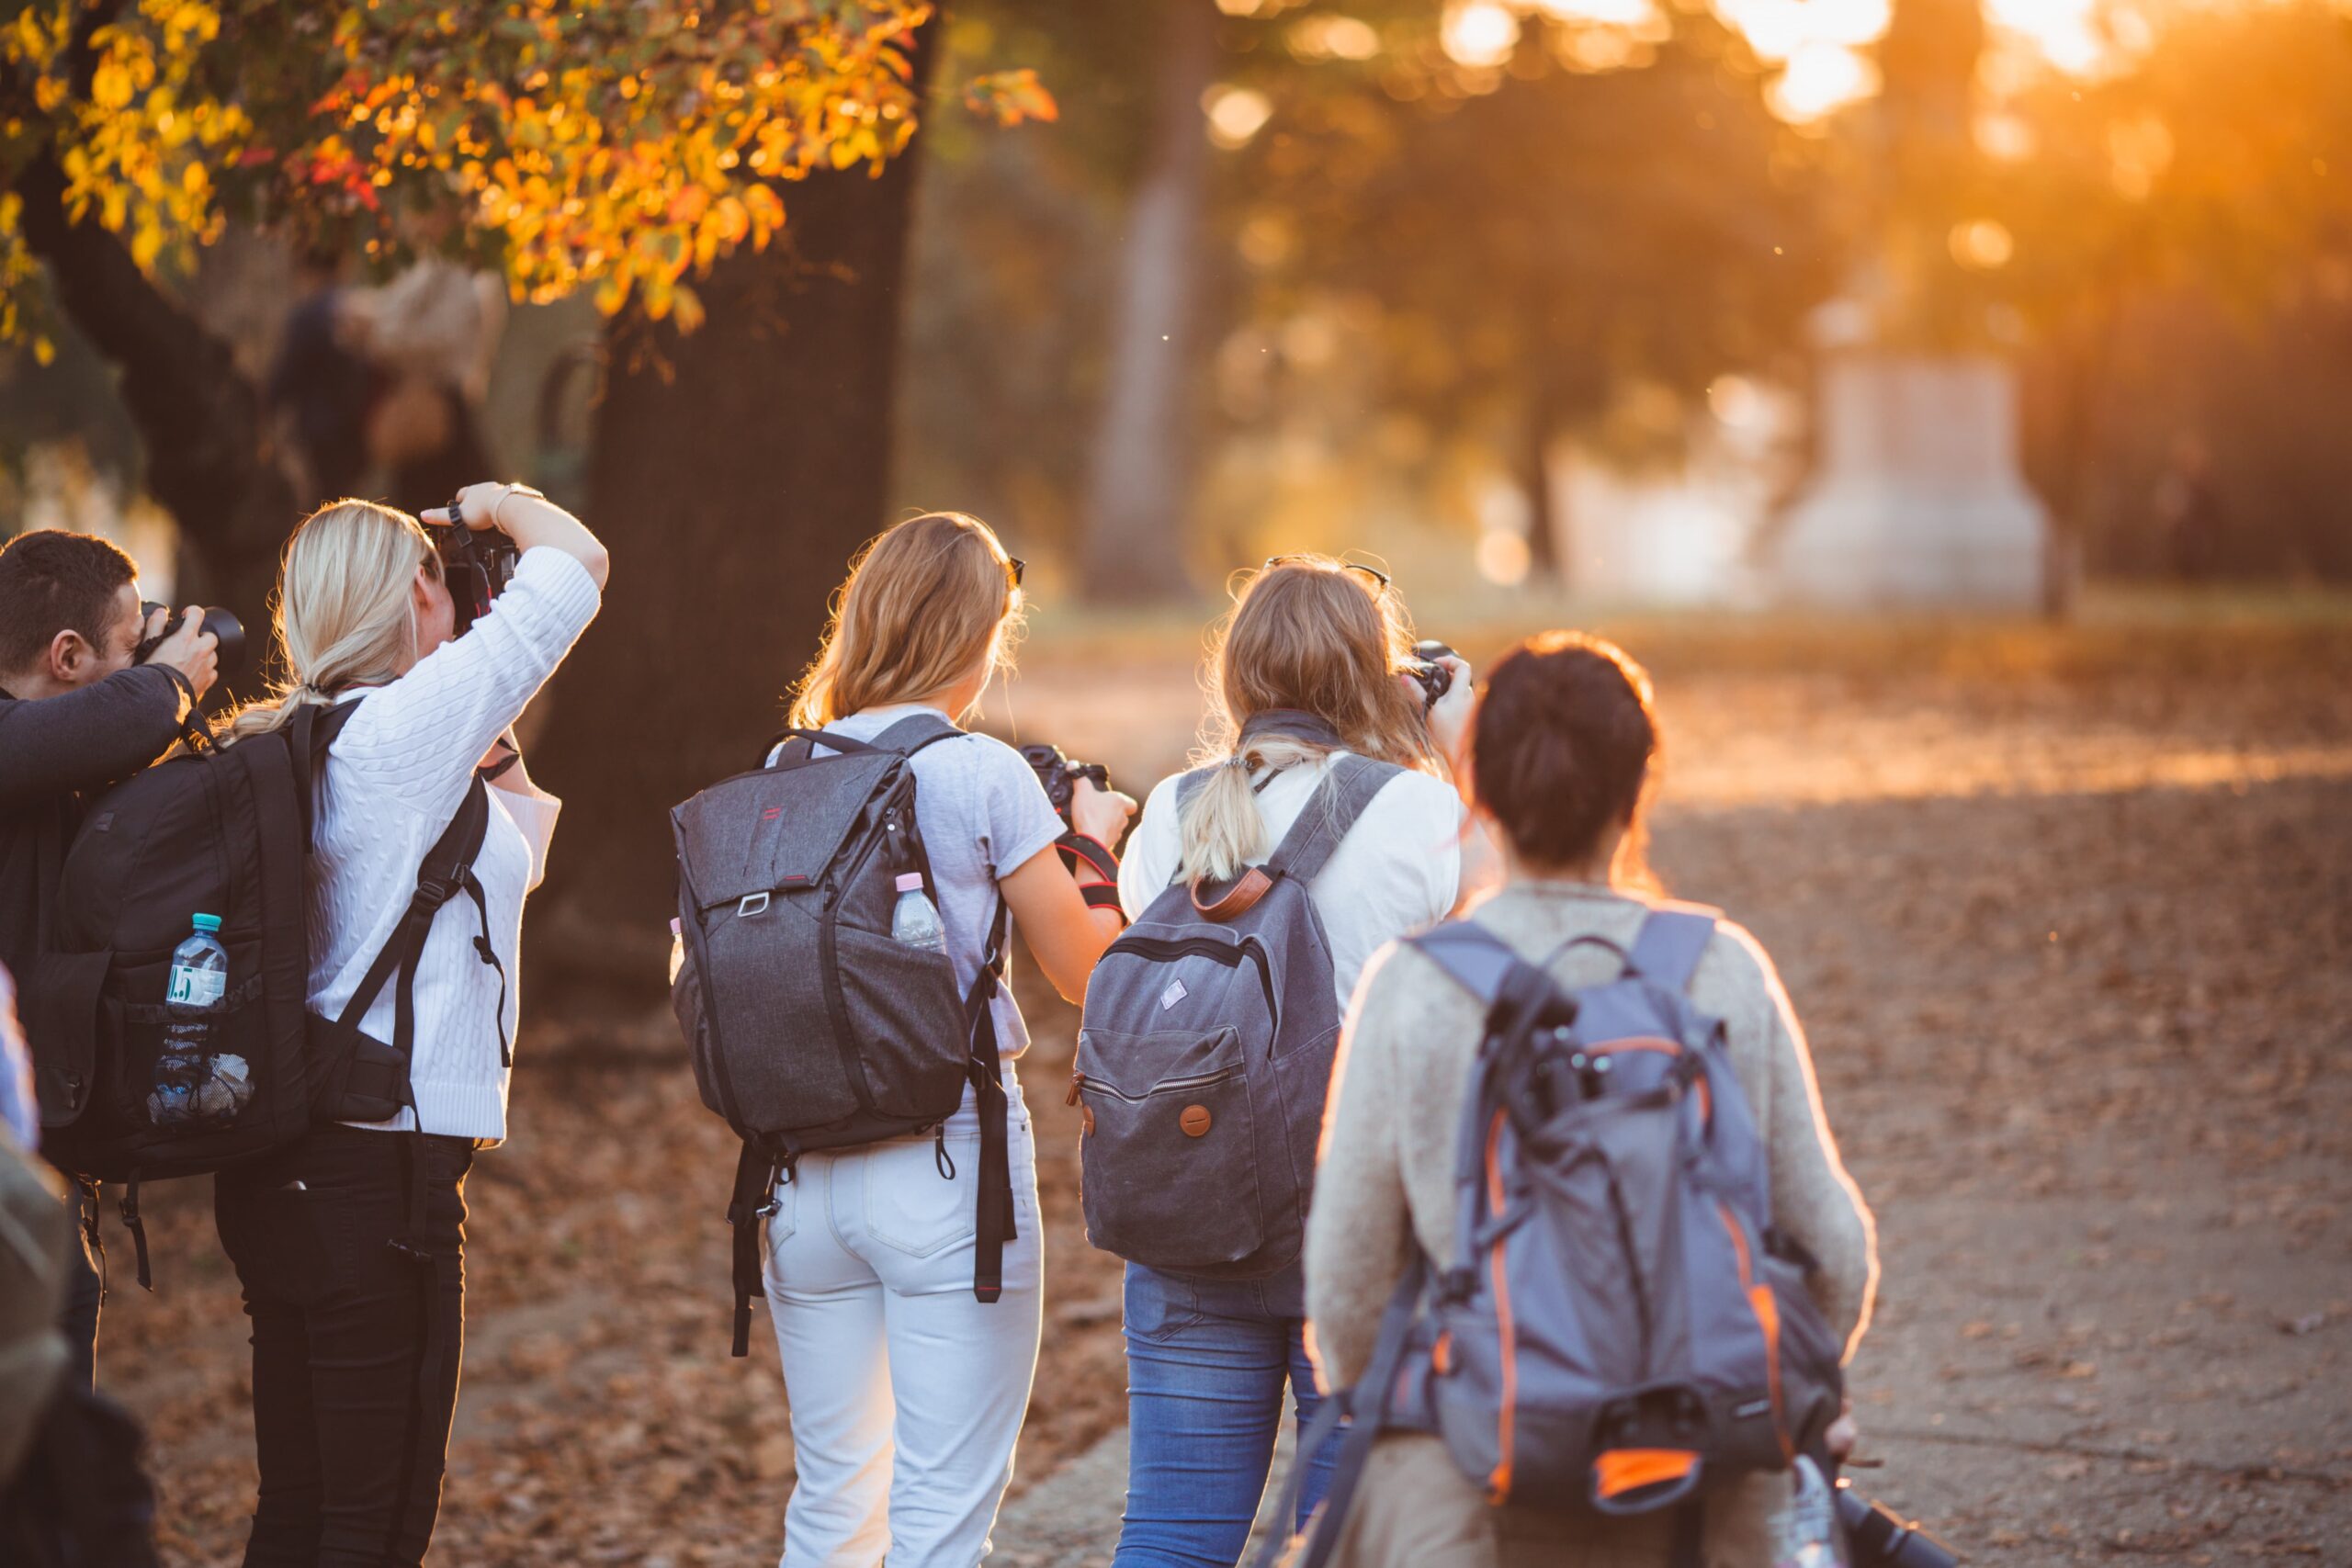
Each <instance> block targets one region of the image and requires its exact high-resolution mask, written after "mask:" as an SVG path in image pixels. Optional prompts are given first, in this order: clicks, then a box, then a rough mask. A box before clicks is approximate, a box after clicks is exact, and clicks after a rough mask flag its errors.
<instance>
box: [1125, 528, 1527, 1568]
mask: <svg viewBox="0 0 2352 1568" xmlns="http://www.w3.org/2000/svg"><path fill="white" fill-rule="evenodd" d="M1214 636H1215V642H1214V650H1213V652H1212V654H1211V657H1210V671H1209V679H1208V681H1207V682H1206V684H1207V687H1208V692H1209V702H1210V705H1211V706H1210V714H1209V726H1208V729H1209V734H1210V735H1211V736H1212V737H1214V738H1215V750H1216V755H1215V756H1214V757H1213V758H1212V760H1211V761H1210V762H1209V764H1208V766H1209V768H1210V770H1211V772H1210V774H1209V778H1208V781H1207V782H1206V783H1205V784H1204V785H1203V786H1202V787H1200V788H1199V789H1198V790H1197V791H1195V792H1194V793H1193V795H1192V796H1191V797H1190V798H1189V799H1186V800H1185V801H1184V803H1183V804H1182V807H1179V805H1178V800H1179V786H1180V784H1181V783H1182V779H1183V777H1184V775H1183V774H1181V773H1180V774H1176V775H1173V776H1171V777H1170V778H1167V779H1165V780H1162V781H1161V782H1160V784H1159V786H1158V787H1157V788H1155V789H1154V790H1153V791H1152V792H1151V796H1150V798H1149V799H1148V801H1147V802H1146V803H1145V805H1144V809H1143V817H1142V819H1141V820H1140V821H1139V822H1138V823H1137V824H1136V831H1135V836H1134V838H1133V839H1132V840H1130V842H1129V843H1128V846H1127V852H1126V858H1125V862H1124V863H1122V864H1121V866H1120V870H1119V894H1120V899H1121V902H1122V904H1123V905H1124V906H1125V908H1126V911H1127V914H1128V917H1129V918H1130V919H1134V918H1136V917H1138V916H1140V915H1141V914H1142V912H1143V911H1144V909H1145V908H1148V906H1149V905H1150V904H1151V902H1152V901H1153V900H1154V899H1155V898H1157V897H1159V895H1160V893H1161V892H1162V891H1164V890H1165V889H1166V888H1168V887H1169V886H1170V885H1172V884H1174V883H1176V882H1178V881H1180V880H1191V881H1196V882H1197V881H1207V882H1212V883H1218V882H1223V881H1226V880H1227V879H1229V878H1231V877H1233V876H1236V875H1238V874H1240V872H1241V871H1242V870H1243V868H1245V867H1246V866H1249V865H1253V864H1259V863H1263V862H1264V861H1265V859H1266V858H1267V856H1268V855H1270V854H1271V853H1272V852H1273V849H1274V846H1275V845H1277V844H1278V843H1280V842H1281V841H1282V838H1283V834H1285V833H1286V832H1288V831H1289V830H1290V828H1291V825H1292V824H1293V823H1294V822H1295V821H1296V820H1297V818H1298V816H1299V813H1300V812H1301V811H1302V810H1303V809H1304V808H1305V807H1306V805H1307V803H1308V802H1309V801H1310V800H1311V799H1313V798H1314V797H1315V795H1316V794H1317V789H1318V788H1319V786H1320V785H1321V784H1322V783H1323V779H1324V776H1325V774H1326V773H1328V772H1329V769H1330V764H1331V759H1332V758H1333V757H1334V756H1335V755H1338V754H1339V753H1340V752H1354V753H1356V754H1358V755H1361V756H1365V757H1371V758H1374V759H1377V760H1379V761H1387V762H1393V763H1396V764H1397V765H1398V766H1400V767H1403V768H1406V769H1408V770H1409V771H1408V773H1405V774H1404V775H1403V776H1401V777H1399V778H1397V779H1394V780H1392V781H1391V782H1390V783H1389V784H1387V785H1386V786H1385V788H1383V789H1382V790H1381V791H1380V792H1379V794H1377V795H1374V797H1373V799H1372V802H1371V804H1370V805H1369V806H1367V807H1365V808H1364V810H1363V815H1362V816H1361V817H1360V818H1357V820H1356V822H1355V825H1354V827H1353V828H1352V829H1351V830H1350V831H1349V833H1348V834H1347V836H1346V837H1345V838H1343V839H1342V840H1340V845H1339V847H1338V849H1337V850H1336V851H1334V852H1333V853H1332V855H1331V858H1330V860H1329V862H1328V863H1326V864H1325V866H1324V868H1323V870H1322V871H1321V872H1320V873H1318V874H1317V875H1316V876H1315V877H1314V879H1313V880H1312V881H1311V882H1310V883H1309V884H1308V889H1307V890H1308V896H1309V897H1311V898H1312V900H1313V902H1314V905H1315V908H1316V912H1317V915H1318V917H1319V918H1320V919H1321V920H1322V922H1323V927H1324V931H1325V933H1326V935H1327V937H1328V938H1329V942H1330V948H1331V960H1332V968H1333V972H1334V975H1333V977H1334V980H1335V982H1336V984H1337V986H1338V990H1339V1001H1340V1005H1341V1006H1342V1007H1344V1006H1345V1005H1346V1003H1347V998H1348V997H1349V995H1350V994H1351V992H1353V990H1354V989H1355V985H1356V977H1357V976H1358V975H1359V974H1360V973H1361V972H1362V970H1363V965H1364V964H1365V962H1366V961H1367V960H1369V959H1370V958H1371V956H1372V954H1373V953H1374V951H1375V950H1376V949H1378V948H1379V947H1380V946H1381V945H1382V944H1383V943H1385V942H1390V941H1392V940H1394V939H1395V938H1397V937H1400V936H1405V935H1408V934H1409V933H1411V932H1414V931H1421V930H1423V929H1425V928H1427V927H1429V926H1431V925H1434V924H1436V923H1437V922H1438V921H1439V920H1442V919H1444V918H1445V917H1446V915H1447V914H1448V913H1449V912H1450V911H1452V910H1453V908H1455V906H1456V905H1457V904H1459V903H1460V902H1461V901H1462V899H1463V897H1464V894H1465V893H1468V892H1472V891H1475V890H1476V889H1477V888H1478V887H1479V886H1483V884H1484V882H1485V880H1486V879H1487V877H1488V876H1489V875H1491V874H1492V864H1491V856H1490V854H1489V852H1488V851H1487V845H1486V844H1485V842H1484V840H1482V839H1481V838H1480V837H1479V836H1478V835H1476V834H1475V833H1468V832H1465V826H1466V822H1467V816H1466V808H1465V806H1464V800H1463V797H1462V795H1460V794H1459V793H1458V792H1457V790H1456V787H1455V785H1454V784H1453V783H1450V782H1449V781H1448V779H1447V777H1446V764H1445V759H1446V758H1447V757H1448V756H1449V755H1450V754H1451V753H1452V751H1453V750H1454V749H1455V747H1456V745H1457V743H1458V740H1459V739H1460V736H1461V733H1462V728H1463V725H1464V722H1465V721H1466V720H1467V718H1468V716H1469V711H1470V686H1471V682H1470V667H1469V666H1468V665H1467V664H1466V663H1464V662H1463V661H1462V660H1459V659H1454V658H1451V657H1449V658H1448V659H1447V660H1446V663H1447V664H1448V666H1449V668H1450V669H1451V671H1452V674H1453V682H1452V685H1451V687H1450V688H1449V689H1448V691H1447V693H1446V694H1445V695H1444V696H1443V697H1442V699H1440V700H1439V701H1438V702H1437V703H1436V704H1435V705H1434V706H1431V705H1429V704H1428V702H1427V700H1426V697H1425V694H1424V692H1423V690H1422V688H1421V686H1420V685H1419V683H1418V682H1416V681H1415V680H1414V678H1413V677H1412V676H1411V675H1410V674H1408V673H1406V671H1407V670H1408V668H1409V666H1410V664H1411V663H1412V661H1413V656H1412V648H1413V633H1412V628H1411V622H1410V620H1409V618H1408V615H1407V614H1406V611H1405V606H1404V604H1403V603H1402V601H1401V600H1400V598H1399V597H1398V595H1397V592H1396V591H1395V590H1394V589H1393V588H1392V587H1391V586H1390V585H1389V582H1388V580H1387V578H1386V577H1385V576H1383V575H1382V574H1380V573H1379V572H1376V571H1374V570H1372V569H1371V568H1369V567H1363V566H1351V565H1347V564H1343V563H1342V562H1340V561H1339V560H1335V559H1331V558H1326V557H1321V556H1293V557H1279V558H1275V559H1274V560H1272V561H1269V562H1268V563H1267V564H1266V566H1265V567H1264V569H1263V570H1260V571H1259V572H1257V573H1256V574H1255V575H1253V576H1252V577H1251V578H1250V580H1249V581H1248V582H1247V583H1246V584H1245V585H1244V586H1243V587H1242V589H1241V592H1240V595H1239V598H1238V601H1237V603H1236V604H1235V605H1234V608H1233V610H1232V612H1231V614H1230V615H1229V618H1228V619H1227V622H1226V624H1225V625H1224V626H1222V627H1221V628H1220V629H1219V630H1218V631H1217V632H1216V634H1214ZM1318 1190H1319V1189H1318ZM1202 1201H1204V1202H1214V1201H1217V1194H1215V1193H1203V1194H1202ZM1304 1292H1305V1282H1304V1278H1303V1276H1302V1274H1301V1272H1300V1269H1299V1267H1298V1265H1296V1264H1293V1265H1291V1266H1290V1267H1289V1268H1287V1269H1283V1271H1282V1272H1280V1273H1278V1274H1275V1275H1273V1276H1272V1277H1271V1278H1268V1279H1263V1280H1208V1279H1193V1278H1189V1277H1187V1276H1184V1275H1180V1274H1175V1273H1170V1272H1166V1271H1163V1270H1160V1269H1150V1268H1146V1267H1145V1266H1143V1265H1141V1264H1138V1263H1133V1262H1130V1263H1129V1264H1128V1265H1127V1269H1126V1288H1125V1335H1126V1347H1127V1422H1128V1464H1127V1495H1126V1509H1125V1517H1124V1519H1123V1521H1122V1523H1121V1527H1120V1530H1119V1545H1118V1551H1117V1555H1116V1556H1115V1557H1114V1559H1113V1562H1114V1564H1115V1568H1144V1565H1147V1564H1149V1565H1159V1564H1170V1565H1183V1568H1195V1565H1204V1564H1206V1565H1229V1564H1231V1563H1233V1562H1238V1560H1239V1559H1240V1556H1241V1553H1242V1551H1243V1549H1244V1547H1245V1546H1246V1545H1247V1543H1248V1540H1249V1536H1250V1521H1251V1520H1252V1519H1253V1518H1254V1517H1256V1515H1257V1511H1258V1505H1259V1500H1260V1498H1261V1496H1262V1495H1263V1494H1264V1492H1265V1489H1266V1477H1267V1474H1268V1472H1269V1471H1270V1469H1271V1468H1272V1463H1273V1455H1274V1440H1275V1436H1276V1433H1277V1431H1278V1430H1279V1428H1280V1427H1281V1424H1282V1415H1283V1388H1284V1386H1285V1384H1287V1386H1288V1388H1289V1390H1290V1394H1291V1404H1292V1406H1293V1409H1294V1412H1295V1420H1296V1421H1297V1423H1298V1427H1299V1429H1300V1430H1301V1431H1304V1430H1305V1429H1306V1426H1307V1424H1308V1423H1309V1422H1310V1421H1311V1420H1313V1418H1314V1416H1315V1412H1316V1409H1317V1406H1318V1404H1319V1403H1320V1400H1319V1396H1318V1395H1317V1391H1316V1386H1315V1376H1314V1371H1313V1368H1312V1367H1311V1366H1310V1365H1309V1363H1308V1361H1307V1356H1306V1343H1305V1333H1306V1297H1305V1293H1304ZM1332 1458H1333V1454H1332V1452H1331V1450H1330V1447H1329V1446H1328V1445H1327V1447H1326V1449H1325V1450H1324V1451H1323V1452H1321V1453H1320V1454H1317V1455H1316V1456H1314V1459H1313V1465H1314V1469H1313V1471H1312V1472H1310V1477H1309V1481H1308V1484H1307V1485H1306V1489H1305V1492H1304V1495H1302V1496H1301V1498H1300V1501H1299V1518H1300V1520H1301V1521H1303V1520H1304V1519H1305V1518H1306V1516H1307V1515H1308V1514H1309V1513H1311V1512H1313V1510H1314V1508H1315V1506H1316V1504H1317V1503H1318V1502H1320V1501H1321V1499H1322V1495H1323V1488H1324V1485H1325V1483H1326V1482H1327V1481H1328V1478H1329V1473H1330V1466H1331V1461H1332Z"/></svg>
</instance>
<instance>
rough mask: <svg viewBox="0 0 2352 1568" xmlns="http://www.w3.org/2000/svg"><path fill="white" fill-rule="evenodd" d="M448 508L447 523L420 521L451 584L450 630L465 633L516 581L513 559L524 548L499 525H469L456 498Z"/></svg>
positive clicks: (442, 574)
mask: <svg viewBox="0 0 2352 1568" xmlns="http://www.w3.org/2000/svg"><path fill="white" fill-rule="evenodd" d="M448 510H449V518H450V520H449V521H448V522H447V523H426V522H424V519H423V518H419V519H418V520H417V521H418V523H419V524H420V525H422V526H423V527H424V536H425V537H426V538H428V539H431V540H432V541H433V551H434V553H435V555H437V556H439V557H440V558H441V581H444V582H446V583H447V584H448V587H449V601H450V603H451V604H453V605H454V606H455V607H456V610H457V614H456V616H455V621H454V625H453V626H452V627H451V633H452V635H454V636H463V635H464V634H465V631H466V628H467V627H469V626H472V625H473V624H474V622H476V621H478V620H480V619H481V617H482V616H484V615H488V614H490V602H491V601H492V599H495V598H497V597H498V596H499V594H500V593H502V592H504V591H505V588H506V585H507V584H508V583H509V582H511V581H514V579H515V562H516V561H518V560H520V559H522V558H523V551H522V548H521V547H519V546H517V545H516V544H515V541H514V540H513V539H512V538H511V537H509V536H507V535H506V534H504V533H503V532H501V531H500V530H498V529H496V528H480V529H476V528H469V527H467V526H466V525H465V524H464V523H463V522H462V521H460V520H459V519H461V518H462V517H463V515H464V511H463V509H462V508H461V507H460V506H459V505H458V502H455V501H452V502H449V508H448Z"/></svg>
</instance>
